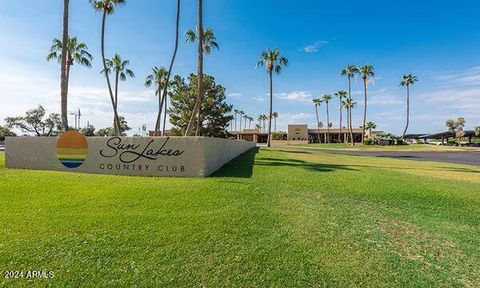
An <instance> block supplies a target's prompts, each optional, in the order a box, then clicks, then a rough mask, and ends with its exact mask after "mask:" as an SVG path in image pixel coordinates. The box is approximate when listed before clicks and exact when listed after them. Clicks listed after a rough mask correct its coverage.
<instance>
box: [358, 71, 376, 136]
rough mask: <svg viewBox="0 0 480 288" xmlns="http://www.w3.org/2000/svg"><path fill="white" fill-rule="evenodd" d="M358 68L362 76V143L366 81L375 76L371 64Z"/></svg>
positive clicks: (365, 119) (365, 109)
mask: <svg viewBox="0 0 480 288" xmlns="http://www.w3.org/2000/svg"><path fill="white" fill-rule="evenodd" d="M358 69H359V71H360V72H359V73H360V75H361V76H362V80H363V95H364V102H365V103H364V105H363V125H362V144H363V141H364V140H365V125H366V124H365V123H366V122H367V83H368V79H369V78H372V77H375V72H374V68H373V66H372V65H363V66H361V67H360V68H358Z"/></svg>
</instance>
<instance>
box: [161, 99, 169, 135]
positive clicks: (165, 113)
mask: <svg viewBox="0 0 480 288" xmlns="http://www.w3.org/2000/svg"><path fill="white" fill-rule="evenodd" d="M167 97H168V94H167V95H165V111H164V112H163V128H162V136H165V125H166V124H167V105H168V101H167V100H168V99H167Z"/></svg>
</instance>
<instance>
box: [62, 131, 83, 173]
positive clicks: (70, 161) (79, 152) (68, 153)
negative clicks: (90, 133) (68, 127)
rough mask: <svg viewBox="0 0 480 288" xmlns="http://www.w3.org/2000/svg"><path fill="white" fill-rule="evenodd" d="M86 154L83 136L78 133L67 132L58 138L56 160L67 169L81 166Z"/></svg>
mask: <svg viewBox="0 0 480 288" xmlns="http://www.w3.org/2000/svg"><path fill="white" fill-rule="evenodd" d="M87 154H88V143H87V139H86V138H85V136H83V135H82V134H81V133H80V132H78V131H73V130H72V131H67V132H65V133H63V134H62V136H60V137H59V138H58V141H57V159H58V160H59V161H60V162H61V163H62V164H63V166H65V167H67V168H77V167H79V166H80V165H82V164H83V162H84V161H85V159H86V158H87Z"/></svg>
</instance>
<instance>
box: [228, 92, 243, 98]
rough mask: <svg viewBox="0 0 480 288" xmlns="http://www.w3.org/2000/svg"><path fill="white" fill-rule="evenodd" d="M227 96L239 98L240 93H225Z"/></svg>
mask: <svg viewBox="0 0 480 288" xmlns="http://www.w3.org/2000/svg"><path fill="white" fill-rule="evenodd" d="M227 97H228V98H241V97H242V94H241V93H230V94H228V95H227Z"/></svg>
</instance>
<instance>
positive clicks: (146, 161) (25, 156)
mask: <svg viewBox="0 0 480 288" xmlns="http://www.w3.org/2000/svg"><path fill="white" fill-rule="evenodd" d="M87 142H88V155H87V158H86V159H85V161H84V162H83V164H82V165H81V166H80V167H78V168H67V167H64V166H63V165H62V163H61V162H60V161H59V160H58V159H57V155H56V143H57V138H55V137H11V138H7V140H6V155H5V157H6V159H5V160H6V167H7V168H17V169H33V170H54V171H69V172H83V173H96V174H113V175H134V176H178V177H206V176H208V175H210V174H212V173H213V172H215V171H217V170H218V169H220V168H221V167H222V166H223V165H224V164H226V163H227V162H228V161H230V160H232V159H233V158H235V157H237V156H238V155H240V154H242V153H244V152H246V151H248V150H250V149H252V148H254V147H255V146H256V144H255V143H253V142H247V141H238V140H231V139H219V138H207V137H155V138H149V137H145V138H134V137H118V138H115V137H107V138H104V137H88V138H87ZM158 152H159V153H158ZM177 154H180V155H177Z"/></svg>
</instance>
